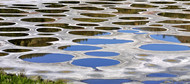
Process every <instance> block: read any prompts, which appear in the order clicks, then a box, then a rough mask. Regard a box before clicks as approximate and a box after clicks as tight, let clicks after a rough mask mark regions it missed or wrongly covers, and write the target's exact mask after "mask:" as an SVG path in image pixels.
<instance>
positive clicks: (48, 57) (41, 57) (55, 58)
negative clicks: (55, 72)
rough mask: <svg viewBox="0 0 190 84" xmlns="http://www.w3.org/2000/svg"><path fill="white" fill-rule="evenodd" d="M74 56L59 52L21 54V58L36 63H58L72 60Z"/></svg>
mask: <svg viewBox="0 0 190 84" xmlns="http://www.w3.org/2000/svg"><path fill="white" fill-rule="evenodd" d="M73 57H74V56H72V55H68V54H58V53H33V54H26V55H23V56H20V57H19V58H20V59H22V60H24V61H28V62H35V63H57V62H65V61H70V60H71V59H72V58H73Z"/></svg>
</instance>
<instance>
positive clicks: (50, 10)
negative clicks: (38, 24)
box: [35, 9, 69, 13]
mask: <svg viewBox="0 0 190 84" xmlns="http://www.w3.org/2000/svg"><path fill="white" fill-rule="evenodd" d="M35 11H37V12H42V13H63V12H67V11H69V10H61V9H39V10H35Z"/></svg>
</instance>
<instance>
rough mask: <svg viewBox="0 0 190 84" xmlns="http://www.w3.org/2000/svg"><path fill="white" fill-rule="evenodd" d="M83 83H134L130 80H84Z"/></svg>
mask: <svg viewBox="0 0 190 84" xmlns="http://www.w3.org/2000/svg"><path fill="white" fill-rule="evenodd" d="M81 82H85V83H88V84H122V83H127V82H132V80H129V79H87V80H82V81H81Z"/></svg>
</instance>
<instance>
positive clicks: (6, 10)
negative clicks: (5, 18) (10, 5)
mask: <svg viewBox="0 0 190 84" xmlns="http://www.w3.org/2000/svg"><path fill="white" fill-rule="evenodd" d="M0 13H27V12H26V11H21V10H18V9H0Z"/></svg>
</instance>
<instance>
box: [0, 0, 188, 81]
mask: <svg viewBox="0 0 190 84" xmlns="http://www.w3.org/2000/svg"><path fill="white" fill-rule="evenodd" d="M189 5H190V2H189V0H173V1H146V0H142V1H138V0H135V1H130V0H129V1H127V0H97V1H58V2H53V3H50V2H44V3H40V5H39V3H38V4H28V3H26V4H25V3H17V4H7V3H2V4H0V39H1V41H3V42H6V43H7V44H8V46H9V47H10V46H16V47H17V48H9V47H7V46H5V47H3V48H2V49H1V50H2V52H1V53H0V56H1V57H5V56H11V53H15V54H19V55H20V56H19V57H18V58H19V59H22V60H23V61H26V62H31V63H62V62H70V63H71V64H72V65H76V66H82V67H91V68H93V69H94V70H95V71H101V70H99V69H98V68H97V67H102V66H112V65H118V64H122V63H121V61H119V60H116V59H113V58H112V57H116V58H117V57H118V58H119V56H120V55H121V54H120V53H119V52H112V51H108V50H104V47H101V46H105V47H111V46H112V45H117V44H132V43H136V42H137V39H134V38H133V39H131V38H129V39H128V38H125V39H121V38H119V37H118V38H119V39H118V38H117V35H118V36H119V35H126V36H128V35H129V36H134V37H135V36H148V38H149V39H151V40H153V41H158V42H157V43H143V44H142V45H140V46H139V47H138V48H136V47H135V48H136V49H137V50H140V51H142V52H143V51H144V52H149V51H150V52H157V51H158V52H160V51H161V52H176V51H187V50H190V47H189V43H190V40H189V39H190V36H189V35H188V34H189V31H190V25H189V24H190V20H189V19H190V14H189V12H190V10H189V9H188V7H189ZM175 10H177V11H180V12H176V11H175ZM114 36H116V37H114ZM101 37H103V38H101ZM110 37H111V38H110ZM64 41H69V42H70V43H64ZM60 42H63V44H62V45H60ZM57 44H58V45H57ZM2 46H3V45H2ZM43 47H44V48H46V47H47V49H48V48H50V47H51V48H52V47H53V48H54V51H58V52H59V51H61V50H63V51H65V52H80V51H82V52H85V53H83V54H84V55H86V56H89V57H90V56H91V57H90V58H80V59H74V58H75V56H74V55H71V54H67V53H65V54H63V53H50V52H44V53H38V52H37V51H33V50H35V49H36V48H39V49H40V48H43ZM30 52H33V53H30ZM121 52H123V51H121ZM109 57H110V58H109ZM0 59H1V58H0ZM73 59H74V60H73ZM1 60H3V58H2V59H1ZM170 61H172V60H170ZM174 61H175V60H174ZM146 76H147V77H166V78H168V77H177V75H174V74H169V73H151V74H148V75H146ZM165 81H169V80H161V81H143V83H145V84H160V83H163V82H165ZM82 82H85V83H89V84H121V83H125V82H134V80H128V79H107V80H106V79H87V80H82ZM170 82H171V81H170ZM173 83H177V82H173Z"/></svg>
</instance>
